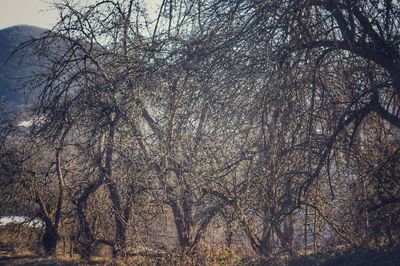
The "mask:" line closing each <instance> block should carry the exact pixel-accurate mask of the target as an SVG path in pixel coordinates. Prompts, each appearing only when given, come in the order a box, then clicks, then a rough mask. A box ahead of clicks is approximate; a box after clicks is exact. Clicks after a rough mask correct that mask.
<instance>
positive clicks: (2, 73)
mask: <svg viewBox="0 0 400 266" xmlns="http://www.w3.org/2000/svg"><path fill="white" fill-rule="evenodd" d="M44 31H45V30H44V29H42V28H38V27H34V26H28V25H18V26H13V27H9V28H5V29H1V30H0V98H2V99H4V100H5V101H8V102H9V103H10V107H11V108H13V109H14V108H18V107H20V106H21V105H22V104H23V103H24V102H25V100H26V99H25V97H24V94H23V93H22V92H20V91H16V87H17V84H18V81H19V80H21V78H23V77H25V76H26V75H29V73H31V72H32V71H33V66H31V65H28V64H26V63H22V59H23V58H22V55H19V56H15V57H13V58H11V59H10V54H11V53H12V52H13V51H14V49H15V48H16V47H18V45H20V44H21V43H23V42H25V41H28V40H29V39H30V38H35V37H38V36H40V34H42V33H43V32H44ZM24 56H29V55H24Z"/></svg>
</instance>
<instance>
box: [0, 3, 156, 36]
mask: <svg viewBox="0 0 400 266" xmlns="http://www.w3.org/2000/svg"><path fill="white" fill-rule="evenodd" d="M85 1H88V0H85ZM89 1H90V0H89ZM93 1H94V0H93ZM50 2H52V1H51V0H0V29H3V28H7V27H10V26H14V25H19V24H28V25H34V26H38V27H42V28H51V27H52V26H53V25H54V24H55V23H56V21H57V18H58V12H57V10H55V9H53V8H51V7H50V5H49V3H50ZM147 2H148V3H147V4H148V5H150V8H152V9H153V10H154V9H155V5H157V4H156V3H157V2H158V0H147Z"/></svg>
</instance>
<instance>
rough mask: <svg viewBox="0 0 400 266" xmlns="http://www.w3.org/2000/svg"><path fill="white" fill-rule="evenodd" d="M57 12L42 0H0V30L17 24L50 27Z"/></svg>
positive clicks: (55, 18)
mask: <svg viewBox="0 0 400 266" xmlns="http://www.w3.org/2000/svg"><path fill="white" fill-rule="evenodd" d="M56 20H57V11H55V10H51V9H50V8H49V5H48V3H47V2H46V1H44V0H0V29H2V28H5V27H9V26H12V25H17V24H30V25H35V26H39V27H43V28H49V27H51V26H52V25H53V24H54V23H55V21H56Z"/></svg>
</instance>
